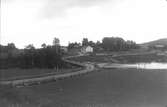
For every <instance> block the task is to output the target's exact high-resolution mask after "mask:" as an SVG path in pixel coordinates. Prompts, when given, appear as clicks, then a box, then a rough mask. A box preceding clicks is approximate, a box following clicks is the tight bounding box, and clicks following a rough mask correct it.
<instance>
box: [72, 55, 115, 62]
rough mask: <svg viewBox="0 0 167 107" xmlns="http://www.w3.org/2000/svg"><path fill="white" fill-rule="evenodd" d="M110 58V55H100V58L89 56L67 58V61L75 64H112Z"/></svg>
mask: <svg viewBox="0 0 167 107" xmlns="http://www.w3.org/2000/svg"><path fill="white" fill-rule="evenodd" d="M111 58H112V56H110V55H102V56H96V55H90V56H80V57H74V58H69V60H73V61H77V62H112V59H111Z"/></svg>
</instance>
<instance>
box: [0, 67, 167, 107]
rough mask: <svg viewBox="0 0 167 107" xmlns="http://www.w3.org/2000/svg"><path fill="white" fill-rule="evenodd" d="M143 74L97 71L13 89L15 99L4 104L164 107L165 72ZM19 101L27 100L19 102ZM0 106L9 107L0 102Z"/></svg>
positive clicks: (43, 106) (54, 106) (157, 71)
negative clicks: (15, 92)
mask: <svg viewBox="0 0 167 107" xmlns="http://www.w3.org/2000/svg"><path fill="white" fill-rule="evenodd" d="M144 71H145V72H143V71H142V72H141V71H140V70H136V69H111V70H100V71H99V72H93V73H90V74H89V75H85V76H81V77H74V78H68V79H65V80H59V81H57V82H53V83H48V84H42V85H38V86H33V87H24V88H19V89H15V90H16V91H17V93H18V96H17V94H14V96H16V98H17V99H14V98H13V99H10V97H8V98H7V100H6V101H9V102H21V103H22V106H20V107H33V106H36V107H38V106H39V105H40V107H166V105H167V102H166V101H167V70H144ZM9 95H10V94H8V96H9ZM24 96H26V97H24ZM20 97H23V98H24V99H25V98H26V99H27V100H23V101H20V99H21V98H20ZM0 102H1V103H0V104H1V105H2V106H3V107H8V106H7V104H6V103H3V104H2V100H0ZM25 102H27V103H25ZM5 104H6V105H5ZM8 104H9V103H8ZM27 105H29V106H27Z"/></svg>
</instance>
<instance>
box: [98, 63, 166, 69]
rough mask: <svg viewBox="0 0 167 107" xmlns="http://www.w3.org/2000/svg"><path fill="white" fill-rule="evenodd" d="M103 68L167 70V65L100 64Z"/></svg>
mask: <svg viewBox="0 0 167 107" xmlns="http://www.w3.org/2000/svg"><path fill="white" fill-rule="evenodd" d="M99 67H102V68H137V69H167V63H157V62H152V63H136V64H106V63H105V64H99Z"/></svg>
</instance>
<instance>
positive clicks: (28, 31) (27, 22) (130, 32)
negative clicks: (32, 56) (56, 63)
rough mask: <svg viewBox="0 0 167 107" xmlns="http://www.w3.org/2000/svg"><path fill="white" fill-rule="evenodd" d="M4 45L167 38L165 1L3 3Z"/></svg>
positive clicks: (29, 0)
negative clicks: (118, 38) (120, 38)
mask: <svg viewBox="0 0 167 107" xmlns="http://www.w3.org/2000/svg"><path fill="white" fill-rule="evenodd" d="M0 36H1V38H0V42H1V44H4V45H6V44H7V43H9V42H13V43H15V44H16V46H17V47H19V48H24V47H25V46H26V45H28V44H34V46H35V47H40V46H41V44H42V43H46V44H52V40H53V38H54V37H58V38H59V39H60V42H61V44H62V45H67V44H68V42H69V41H70V42H74V41H77V42H81V40H82V38H83V37H87V38H88V39H89V40H93V41H97V40H101V39H102V38H103V37H110V36H119V37H123V38H124V39H125V40H127V39H129V40H134V41H136V42H137V43H141V42H147V41H151V40H155V39H159V38H167V1H166V0H1V35H0Z"/></svg>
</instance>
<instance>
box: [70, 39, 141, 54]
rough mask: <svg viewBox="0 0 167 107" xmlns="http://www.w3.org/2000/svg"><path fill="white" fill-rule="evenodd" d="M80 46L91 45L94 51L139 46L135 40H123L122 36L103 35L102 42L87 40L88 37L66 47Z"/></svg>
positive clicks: (127, 48)
mask: <svg viewBox="0 0 167 107" xmlns="http://www.w3.org/2000/svg"><path fill="white" fill-rule="evenodd" d="M82 46H92V47H93V48H94V51H100V50H102V51H125V50H130V49H136V48H139V46H138V45H137V44H136V42H134V41H132V40H127V41H125V40H124V39H123V38H120V37H104V38H103V39H102V42H100V41H97V42H93V41H89V40H88V38H83V40H82V42H81V43H77V42H74V43H69V44H68V49H73V48H76V47H82Z"/></svg>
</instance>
